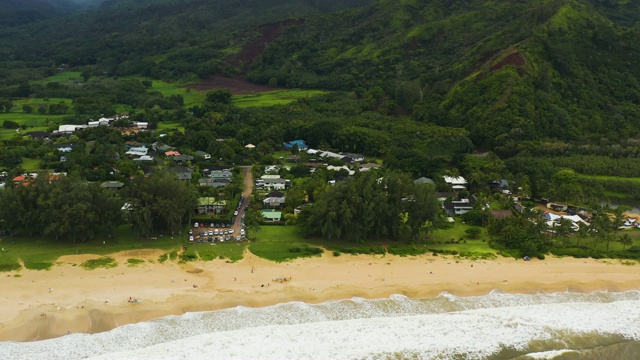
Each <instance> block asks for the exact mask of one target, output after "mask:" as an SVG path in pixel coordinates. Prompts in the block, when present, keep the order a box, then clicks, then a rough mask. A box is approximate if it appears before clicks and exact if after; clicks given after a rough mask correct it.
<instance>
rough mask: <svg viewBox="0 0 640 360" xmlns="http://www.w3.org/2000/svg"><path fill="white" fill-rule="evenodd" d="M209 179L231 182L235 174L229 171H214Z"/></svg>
mask: <svg viewBox="0 0 640 360" xmlns="http://www.w3.org/2000/svg"><path fill="white" fill-rule="evenodd" d="M209 177H211V178H212V179H214V180H220V179H226V180H229V181H230V180H231V179H232V178H233V172H231V171H229V170H214V171H211V174H210V175H209Z"/></svg>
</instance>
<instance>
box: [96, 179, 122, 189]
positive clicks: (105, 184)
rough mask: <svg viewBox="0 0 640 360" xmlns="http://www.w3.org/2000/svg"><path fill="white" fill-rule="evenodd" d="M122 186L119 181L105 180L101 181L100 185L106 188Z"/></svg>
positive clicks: (120, 187) (119, 187)
mask: <svg viewBox="0 0 640 360" xmlns="http://www.w3.org/2000/svg"><path fill="white" fill-rule="evenodd" d="M123 186H124V183H121V182H119V181H107V182H103V183H102V184H101V185H100V187H102V188H103V189H106V190H120V189H122V187H123Z"/></svg>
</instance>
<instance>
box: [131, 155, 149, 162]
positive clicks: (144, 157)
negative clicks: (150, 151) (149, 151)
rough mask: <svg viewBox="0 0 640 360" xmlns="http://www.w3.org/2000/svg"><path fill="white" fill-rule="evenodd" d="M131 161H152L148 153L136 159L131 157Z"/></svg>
mask: <svg viewBox="0 0 640 360" xmlns="http://www.w3.org/2000/svg"><path fill="white" fill-rule="evenodd" d="M133 161H153V157H151V156H149V155H142V156H140V157H139V158H137V159H133Z"/></svg>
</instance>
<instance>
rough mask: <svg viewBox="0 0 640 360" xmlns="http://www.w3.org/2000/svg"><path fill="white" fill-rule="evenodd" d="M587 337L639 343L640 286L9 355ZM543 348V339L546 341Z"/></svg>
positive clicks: (170, 326) (19, 346) (257, 313)
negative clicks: (618, 339)
mask: <svg viewBox="0 0 640 360" xmlns="http://www.w3.org/2000/svg"><path fill="white" fill-rule="evenodd" d="M583 335H589V336H590V337H592V338H593V337H595V338H596V339H598V338H603V339H606V338H607V337H610V336H616V337H621V338H624V339H631V340H639V339H640V292H638V291H629V292H620V293H607V292H594V293H586V294H582V293H570V292H566V293H553V294H532V295H523V294H506V293H503V292H501V291H493V292H491V293H489V294H487V295H483V296H473V297H456V296H453V295H451V294H447V293H443V294H441V295H440V296H438V297H436V298H433V299H425V300H414V299H410V298H407V297H404V296H402V295H394V296H391V297H390V298H388V299H377V300H365V299H352V300H341V301H329V302H325V303H321V304H315V305H310V304H306V303H302V302H291V303H284V304H279V305H275V306H270V307H265V308H247V307H236V308H232V309H226V310H219V311H211V312H199V313H188V314H185V315H182V316H169V317H165V318H161V319H158V320H154V321H149V322H144V323H138V324H132V325H126V326H122V327H119V328H116V329H114V330H112V331H109V332H105V333H100V334H94V335H87V334H72V335H68V336H64V337H61V338H57V339H50V340H45V341H39V342H31V343H14V342H8V343H0V353H2V354H8V355H9V356H8V357H7V358H10V359H30V360H34V359H82V358H95V359H118V360H120V359H123V358H126V359H176V358H185V359H186V358H188V359H210V358H212V357H214V358H237V359H246V358H253V359H256V358H257V359H284V358H286V359H354V358H357V359H378V358H388V357H400V358H406V357H416V358H425V359H428V358H436V359H440V358H449V357H463V358H468V359H483V358H486V357H488V356H491V355H495V354H498V353H500V352H501V351H503V350H505V349H509V350H510V351H515V352H520V353H521V354H526V353H532V352H545V351H553V350H563V349H569V350H570V349H573V348H576V347H577V346H579V344H580V341H578V340H577V339H580V337H581V336H583ZM541 344H543V345H541Z"/></svg>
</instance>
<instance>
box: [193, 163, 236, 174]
mask: <svg viewBox="0 0 640 360" xmlns="http://www.w3.org/2000/svg"><path fill="white" fill-rule="evenodd" d="M200 169H201V170H202V173H203V174H204V175H207V176H208V175H210V174H211V172H212V171H216V170H219V171H231V167H230V166H218V165H204V166H202V167H200Z"/></svg>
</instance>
